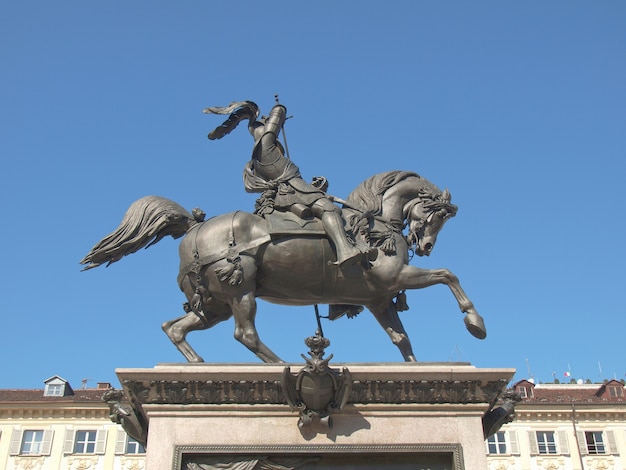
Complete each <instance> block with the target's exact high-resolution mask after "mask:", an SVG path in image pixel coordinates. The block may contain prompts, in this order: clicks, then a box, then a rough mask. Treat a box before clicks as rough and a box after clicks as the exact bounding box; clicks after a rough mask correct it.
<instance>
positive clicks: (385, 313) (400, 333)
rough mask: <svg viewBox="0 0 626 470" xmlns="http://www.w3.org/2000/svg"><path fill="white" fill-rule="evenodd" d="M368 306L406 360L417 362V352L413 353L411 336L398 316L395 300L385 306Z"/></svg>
mask: <svg viewBox="0 0 626 470" xmlns="http://www.w3.org/2000/svg"><path fill="white" fill-rule="evenodd" d="M367 308H368V309H369V310H370V311H371V312H372V313H373V314H374V317H376V320H378V323H380V326H382V327H383V329H384V330H385V331H386V332H387V334H388V335H389V338H391V342H392V343H393V344H395V345H396V346H397V347H398V349H399V350H400V353H401V354H402V357H404V360H405V361H407V362H416V361H417V359H416V358H415V354H413V348H412V347H411V341H410V340H409V336H408V335H407V333H406V330H405V329H404V325H403V324H402V321H401V320H400V317H399V316H398V312H397V310H396V307H395V305H394V304H393V302H389V304H388V305H387V306H384V307H378V306H376V307H373V306H368V307H367Z"/></svg>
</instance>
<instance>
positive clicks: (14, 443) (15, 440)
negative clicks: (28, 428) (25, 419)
mask: <svg viewBox="0 0 626 470" xmlns="http://www.w3.org/2000/svg"><path fill="white" fill-rule="evenodd" d="M23 433H24V431H22V430H21V429H14V430H13V435H12V436H11V444H10V446H9V455H19V454H20V446H21V445H22V434H23Z"/></svg>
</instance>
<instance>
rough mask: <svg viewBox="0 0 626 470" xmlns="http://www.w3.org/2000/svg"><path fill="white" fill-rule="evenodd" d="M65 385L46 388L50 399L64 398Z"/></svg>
mask: <svg viewBox="0 0 626 470" xmlns="http://www.w3.org/2000/svg"><path fill="white" fill-rule="evenodd" d="M63 388H64V385H63V384H48V386H47V387H46V396H48V397H62V396H63Z"/></svg>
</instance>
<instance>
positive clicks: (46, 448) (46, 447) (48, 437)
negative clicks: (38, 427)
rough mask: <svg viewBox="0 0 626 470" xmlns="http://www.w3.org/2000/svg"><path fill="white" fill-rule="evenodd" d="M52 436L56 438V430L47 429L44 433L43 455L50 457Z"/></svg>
mask: <svg viewBox="0 0 626 470" xmlns="http://www.w3.org/2000/svg"><path fill="white" fill-rule="evenodd" d="M52 436H54V430H52V429H46V430H45V431H44V432H43V441H42V443H41V455H50V450H51V449H52Z"/></svg>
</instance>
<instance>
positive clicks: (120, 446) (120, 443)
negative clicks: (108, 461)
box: [115, 427, 146, 455]
mask: <svg viewBox="0 0 626 470" xmlns="http://www.w3.org/2000/svg"><path fill="white" fill-rule="evenodd" d="M115 453H116V454H117V455H123V454H145V453H146V448H145V447H144V446H143V445H142V444H141V442H139V441H137V440H136V439H133V438H132V437H130V436H129V435H128V434H126V432H125V431H124V430H122V428H121V427H120V428H119V429H118V431H117V442H116V443H115Z"/></svg>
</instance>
